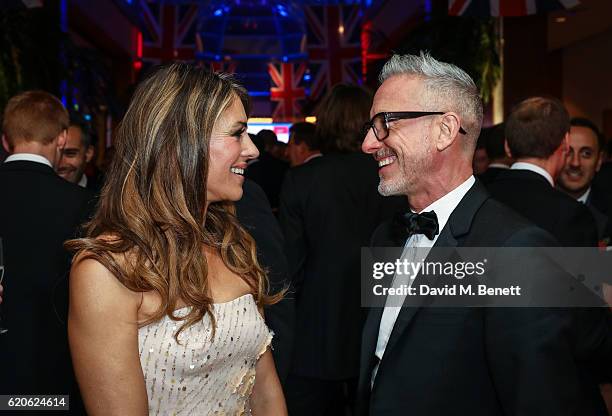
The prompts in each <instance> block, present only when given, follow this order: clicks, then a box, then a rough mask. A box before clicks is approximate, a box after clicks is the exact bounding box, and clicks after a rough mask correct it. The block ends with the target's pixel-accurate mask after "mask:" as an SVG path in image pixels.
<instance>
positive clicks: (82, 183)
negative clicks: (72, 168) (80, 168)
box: [78, 174, 87, 188]
mask: <svg viewBox="0 0 612 416" xmlns="http://www.w3.org/2000/svg"><path fill="white" fill-rule="evenodd" d="M78 185H79V186H80V187H81V188H87V175H85V174H83V176H81V180H80V181H79V183H78Z"/></svg>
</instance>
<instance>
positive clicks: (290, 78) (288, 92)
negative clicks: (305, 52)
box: [268, 62, 306, 121]
mask: <svg viewBox="0 0 612 416" xmlns="http://www.w3.org/2000/svg"><path fill="white" fill-rule="evenodd" d="M268 73H269V74H270V79H271V80H272V83H273V85H274V86H273V87H271V88H270V101H272V102H276V103H277V105H276V108H275V109H274V111H273V112H272V118H273V119H274V120H284V121H293V120H295V119H296V118H297V117H298V116H299V115H300V113H301V107H300V103H299V101H301V100H303V99H304V98H305V97H306V90H305V89H304V87H303V86H301V84H302V81H303V79H304V74H305V73H306V64H305V63H302V62H293V63H282V64H276V63H270V64H268Z"/></svg>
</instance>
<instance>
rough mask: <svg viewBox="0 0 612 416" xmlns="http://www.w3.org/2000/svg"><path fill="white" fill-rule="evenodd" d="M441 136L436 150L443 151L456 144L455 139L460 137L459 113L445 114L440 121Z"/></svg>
mask: <svg viewBox="0 0 612 416" xmlns="http://www.w3.org/2000/svg"><path fill="white" fill-rule="evenodd" d="M439 127H440V134H439V135H438V140H437V141H436V148H437V149H438V151H442V150H444V149H446V148H447V147H449V146H451V145H452V144H453V143H454V142H455V138H456V137H457V136H458V135H459V128H460V127H461V122H460V120H459V116H458V115H457V113H453V112H449V113H445V114H444V115H443V116H442V118H441V120H440V124H439Z"/></svg>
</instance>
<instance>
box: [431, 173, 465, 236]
mask: <svg viewBox="0 0 612 416" xmlns="http://www.w3.org/2000/svg"><path fill="white" fill-rule="evenodd" d="M475 182H476V178H474V175H471V176H470V177H469V178H467V179H466V180H465V182H463V183H462V184H461V185H459V186H458V187H456V188H455V189H453V190H452V191H450V192H449V193H447V194H446V195H444V196H443V197H442V198H440V199H438V200H436V201H434V202H432V203H431V204H429V206H428V207H426V208H425V209H423V210H422V211H421V212H428V211H434V212H435V213H436V216H437V217H438V227H439V230H440V232H442V230H443V229H444V226H446V223H447V222H448V219H449V218H450V216H451V214H452V213H453V211H454V210H455V208H457V205H459V202H461V200H462V199H463V197H464V196H465V194H467V192H468V191H469V190H470V188H471V187H472V186H473V185H474V183H475ZM438 235H440V234H439V233H438ZM438 235H436V236H435V237H434V240H433V241H434V242H435V240H437V239H438Z"/></svg>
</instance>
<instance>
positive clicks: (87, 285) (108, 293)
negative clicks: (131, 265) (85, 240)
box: [70, 236, 142, 311]
mask: <svg viewBox="0 0 612 416" xmlns="http://www.w3.org/2000/svg"><path fill="white" fill-rule="evenodd" d="M98 238H99V239H102V238H104V239H105V240H106V238H107V237H106V236H103V237H98ZM112 240H113V238H112V237H108V240H107V241H112ZM96 257H97V256H96V255H94V253H92V252H90V251H87V250H83V251H81V252H80V253H78V254H77V255H76V256H75V258H74V261H73V263H72V268H71V270H70V298H71V299H70V300H71V307H78V305H80V304H83V305H90V306H95V305H99V306H100V307H103V308H107V307H114V306H117V307H119V308H120V309H121V310H123V311H125V310H126V309H129V310H132V309H133V310H134V311H136V310H137V309H138V306H139V304H140V302H141V299H142V294H141V293H140V292H135V291H133V290H130V289H128V288H127V287H126V286H125V285H123V283H121V281H120V280H119V278H118V276H115V275H114V274H113V273H112V272H111V270H109V269H108V268H107V267H106V266H105V265H104V264H103V263H102V262H100V261H99V260H98V259H97V258H96ZM110 257H111V258H112V259H113V260H114V261H115V262H116V263H117V265H118V266H119V267H121V265H122V264H125V261H126V257H125V255H124V254H122V253H119V254H110Z"/></svg>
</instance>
